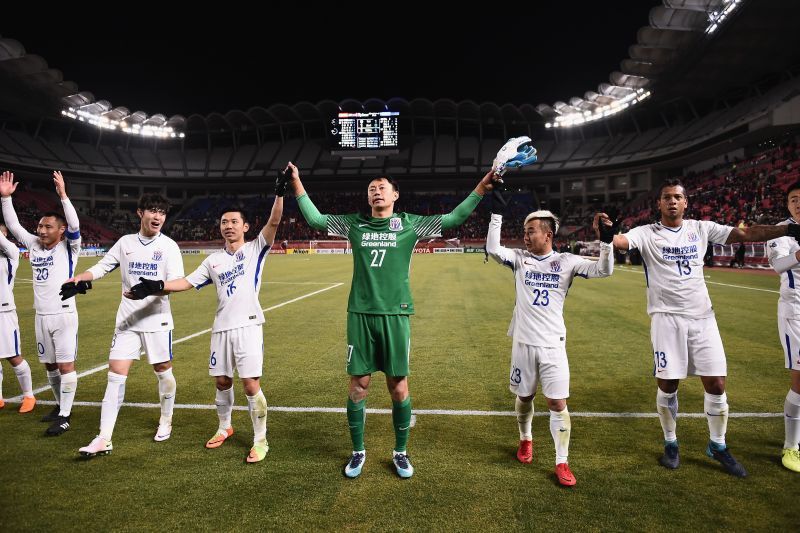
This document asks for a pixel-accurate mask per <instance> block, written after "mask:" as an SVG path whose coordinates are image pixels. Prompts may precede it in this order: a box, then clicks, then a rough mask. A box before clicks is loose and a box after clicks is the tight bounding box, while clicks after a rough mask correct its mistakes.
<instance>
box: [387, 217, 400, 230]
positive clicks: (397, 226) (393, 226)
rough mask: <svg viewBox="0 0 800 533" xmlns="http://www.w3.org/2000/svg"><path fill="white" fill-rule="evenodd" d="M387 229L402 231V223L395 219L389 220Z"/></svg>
mask: <svg viewBox="0 0 800 533" xmlns="http://www.w3.org/2000/svg"><path fill="white" fill-rule="evenodd" d="M389 229H390V230H392V231H402V229H403V221H402V220H400V219H399V218H397V217H394V218H390V219H389Z"/></svg>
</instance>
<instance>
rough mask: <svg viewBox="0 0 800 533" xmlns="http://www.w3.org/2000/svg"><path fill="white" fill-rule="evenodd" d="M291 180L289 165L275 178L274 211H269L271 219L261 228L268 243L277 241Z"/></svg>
mask: <svg viewBox="0 0 800 533" xmlns="http://www.w3.org/2000/svg"><path fill="white" fill-rule="evenodd" d="M295 168H297V167H295ZM298 179H299V177H298ZM291 180H292V172H291V170H290V169H289V168H288V167H287V168H286V169H285V170H284V171H283V172H279V173H278V179H276V180H275V201H274V202H273V203H272V211H270V213H269V220H267V223H266V224H265V225H264V227H263V228H261V235H263V236H264V240H266V241H267V244H269V245H270V246H272V243H273V242H275V233H276V232H277V231H278V226H279V225H280V223H281V216H282V215H283V196H284V195H285V194H286V189H287V188H288V186H289V182H290V181H291Z"/></svg>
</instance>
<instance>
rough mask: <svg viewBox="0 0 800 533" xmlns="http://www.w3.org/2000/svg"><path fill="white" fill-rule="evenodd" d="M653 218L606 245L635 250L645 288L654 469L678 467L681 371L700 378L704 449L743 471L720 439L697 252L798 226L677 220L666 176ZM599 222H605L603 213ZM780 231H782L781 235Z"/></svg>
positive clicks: (715, 348) (721, 382)
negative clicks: (656, 426)
mask: <svg viewBox="0 0 800 533" xmlns="http://www.w3.org/2000/svg"><path fill="white" fill-rule="evenodd" d="M657 207H658V209H659V212H660V214H661V220H660V222H657V223H655V224H648V225H645V226H639V227H637V228H633V229H632V230H630V231H629V232H627V233H625V234H622V235H615V236H614V240H613V243H614V247H615V248H618V249H620V250H630V249H638V250H639V252H640V253H641V255H642V263H643V265H644V274H645V283H646V286H647V313H648V314H649V315H650V339H651V341H652V344H653V375H654V376H655V378H656V382H657V384H658V389H657V391H656V410H657V412H658V418H659V420H660V421H661V428H662V429H663V431H664V455H663V456H662V457H661V459H660V463H661V465H662V466H664V467H666V468H670V469H674V468H678V466H679V465H680V458H679V454H678V439H677V436H676V426H677V416H678V384H679V383H680V380H681V379H685V378H686V377H687V375H695V376H700V381H701V382H702V384H703V388H704V389H705V396H704V402H703V404H704V406H705V412H706V418H707V420H708V430H709V434H710V440H709V443H708V446H707V447H706V454H707V455H708V456H709V457H712V458H714V459H716V460H717V461H719V462H720V463H721V464H722V466H723V467H724V469H725V471H726V472H728V473H729V474H731V475H734V476H738V477H745V476H746V475H747V471H746V470H745V468H744V467H743V466H742V465H741V464H740V463H739V462H738V461H737V460H736V459H735V458H734V457H733V456H732V455H731V453H730V451H729V449H728V447H727V445H726V443H725V432H726V430H727V426H728V398H727V395H726V394H725V376H726V375H727V362H726V359H725V351H724V349H723V347H722V339H721V338H720V335H719V329H718V328H717V321H716V318H715V317H714V310H713V309H712V307H711V299H710V298H709V297H708V288H707V287H706V283H705V279H704V277H703V254H704V252H705V249H706V245H707V244H708V243H709V242H713V243H719V244H730V243H734V242H758V241H766V240H769V239H775V238H777V237H781V236H784V235H787V234H788V235H790V236H792V237H794V238H795V239H797V237H798V236H800V226H797V225H795V224H791V225H783V226H752V227H749V228H733V227H731V226H722V225H720V224H716V223H714V222H710V221H700V220H691V219H684V218H683V215H684V212H685V211H686V209H687V207H688V200H687V198H686V190H685V189H684V187H683V185H682V184H681V182H680V180H677V179H669V180H667V181H665V182H664V184H663V185H662V186H661V188H660V189H659V193H658V199H657ZM603 223H604V224H607V225H608V224H610V223H611V221H610V220H609V219H608V218H607V217H606V216H603ZM787 231H788V233H787Z"/></svg>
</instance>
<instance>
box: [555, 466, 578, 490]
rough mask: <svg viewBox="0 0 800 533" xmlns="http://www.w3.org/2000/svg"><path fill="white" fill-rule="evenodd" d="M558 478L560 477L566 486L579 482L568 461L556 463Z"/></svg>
mask: <svg viewBox="0 0 800 533" xmlns="http://www.w3.org/2000/svg"><path fill="white" fill-rule="evenodd" d="M556 478H558V482H559V483H561V484H562V485H564V486H565V487H572V486H573V485H575V483H577V482H578V481H577V480H576V479H575V476H574V475H573V474H572V470H570V469H569V465H568V464H567V463H559V464H557V465H556Z"/></svg>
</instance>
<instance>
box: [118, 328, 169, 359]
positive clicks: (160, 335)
mask: <svg viewBox="0 0 800 533" xmlns="http://www.w3.org/2000/svg"><path fill="white" fill-rule="evenodd" d="M142 351H144V353H146V354H147V362H148V363H150V364H151V365H155V364H158V363H166V362H167V361H170V360H171V359H172V331H148V332H144V331H130V330H125V331H120V330H116V331H114V336H113V337H112V338H111V351H110V352H109V355H108V358H109V359H134V360H137V361H138V360H139V356H140V354H141V353H142Z"/></svg>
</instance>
